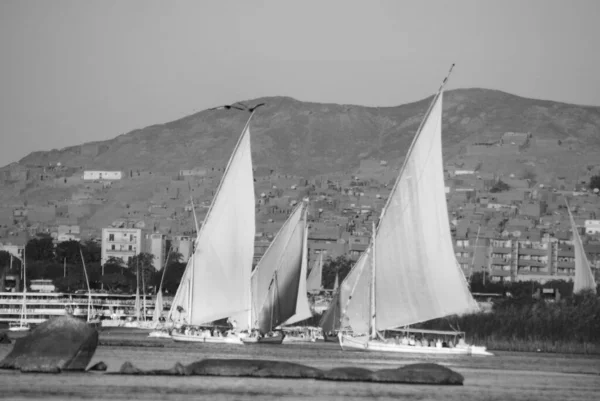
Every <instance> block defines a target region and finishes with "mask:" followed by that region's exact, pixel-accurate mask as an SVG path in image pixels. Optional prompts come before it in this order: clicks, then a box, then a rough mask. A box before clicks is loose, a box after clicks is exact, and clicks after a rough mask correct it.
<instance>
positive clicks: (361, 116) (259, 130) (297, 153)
mask: <svg viewBox="0 0 600 401" xmlns="http://www.w3.org/2000/svg"><path fill="white" fill-rule="evenodd" d="M431 99H432V96H429V97H427V98H425V99H421V100H418V101H415V102H411V103H407V104H403V105H398V106H385V107H377V106H360V105H351V104H336V103H316V102H304V101H300V100H297V99H294V98H292V97H289V96H276V97H260V98H256V99H250V100H243V101H241V102H242V103H244V104H250V105H252V104H258V103H262V102H265V103H266V105H265V106H263V107H261V108H260V109H258V111H257V113H256V114H255V116H254V117H253V121H252V123H251V126H250V127H251V133H252V149H253V161H254V164H255V165H256V166H257V167H268V168H271V169H274V170H277V171H280V172H282V173H293V174H298V175H305V176H314V175H318V174H321V173H331V172H334V171H348V170H351V169H353V168H356V167H357V166H358V165H359V164H360V160H361V159H364V158H376V159H377V158H378V159H385V160H399V159H402V158H403V157H404V152H405V151H406V149H407V148H408V146H409V145H410V142H411V141H412V137H413V136H414V134H415V132H416V130H417V128H418V126H419V124H420V122H421V120H422V118H423V116H424V113H425V111H426V109H427V107H428V105H429V103H430V101H431ZM443 107H444V111H443V120H442V121H443V145H444V152H445V157H446V159H452V158H453V157H456V156H457V155H458V154H459V153H460V152H461V150H464V148H465V146H467V145H468V144H469V143H473V142H486V141H494V140H498V139H499V138H500V137H501V135H502V134H503V133H505V132H529V133H531V134H532V135H534V136H537V137H540V138H544V139H547V138H554V139H558V140H571V141H572V142H574V143H578V144H579V145H580V146H579V147H580V148H582V149H591V148H593V149H597V148H599V147H600V107H596V106H577V105H571V104H568V103H562V102H554V101H550V100H537V99H529V98H524V97H520V96H516V95H512V94H510V93H507V92H503V91H499V90H490V89H482V88H467V89H454V90H450V91H446V92H445V94H444V105H443ZM247 117H248V114H247V113H245V112H242V111H237V110H233V109H232V110H211V109H207V110H203V111H200V112H197V113H193V114H190V115H187V116H184V117H182V118H180V119H177V120H173V121H170V122H166V123H163V124H153V125H150V126H147V127H144V128H139V129H135V130H132V131H130V132H128V133H125V134H121V135H118V136H116V137H114V138H112V139H108V140H103V141H92V142H86V143H83V144H81V145H74V146H69V147H66V148H63V149H61V150H57V149H53V150H50V151H36V152H32V153H30V154H28V155H26V156H25V157H23V158H22V159H21V160H19V162H17V164H20V165H37V166H46V165H50V164H56V163H57V162H60V163H62V164H63V165H70V166H77V167H80V168H82V169H100V170H102V169H118V170H152V171H157V172H173V173H175V172H178V171H179V170H182V169H190V168H195V167H199V166H220V165H223V164H225V163H226V162H227V160H228V158H229V154H230V152H231V149H233V146H234V145H235V142H236V140H237V137H238V136H239V134H240V130H241V129H242V127H243V125H244V123H245V121H246V119H247ZM13 164H14V163H13ZM9 166H10V165H9ZM5 168H6V167H5Z"/></svg>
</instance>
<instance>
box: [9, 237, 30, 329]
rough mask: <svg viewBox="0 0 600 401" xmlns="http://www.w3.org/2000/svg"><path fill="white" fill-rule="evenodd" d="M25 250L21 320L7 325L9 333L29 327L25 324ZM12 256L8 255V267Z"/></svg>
mask: <svg viewBox="0 0 600 401" xmlns="http://www.w3.org/2000/svg"><path fill="white" fill-rule="evenodd" d="M25 260H26V258H25V249H23V260H22V261H21V262H22V264H23V304H22V306H21V319H19V321H17V322H10V323H8V330H9V331H29V330H30V329H31V327H30V326H29V323H28V322H27V267H26V264H25ZM12 261H13V256H12V254H10V265H11V267H12Z"/></svg>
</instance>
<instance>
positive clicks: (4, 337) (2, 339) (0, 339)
mask: <svg viewBox="0 0 600 401" xmlns="http://www.w3.org/2000/svg"><path fill="white" fill-rule="evenodd" d="M0 344H12V341H10V338H9V337H8V334H6V333H5V332H2V333H0Z"/></svg>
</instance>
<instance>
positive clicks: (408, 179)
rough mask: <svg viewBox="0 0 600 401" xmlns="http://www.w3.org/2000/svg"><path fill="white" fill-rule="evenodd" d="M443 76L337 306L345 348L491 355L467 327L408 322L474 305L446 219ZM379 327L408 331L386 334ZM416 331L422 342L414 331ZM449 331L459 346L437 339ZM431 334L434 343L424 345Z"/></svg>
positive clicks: (459, 311) (472, 309) (462, 310)
mask: <svg viewBox="0 0 600 401" xmlns="http://www.w3.org/2000/svg"><path fill="white" fill-rule="evenodd" d="M450 71H451V70H450ZM447 79H448V78H447V77H446V78H445V79H444V81H443V83H442V85H441V87H440V89H439V91H438V93H437V94H436V95H435V96H434V98H433V100H432V103H431V105H430V107H429V109H428V111H427V113H426V115H425V118H424V119H423V121H422V122H421V126H420V127H419V129H418V130H417V133H416V135H415V137H414V139H413V142H412V144H411V146H410V148H409V150H408V154H407V156H406V158H405V160H404V163H403V165H402V168H401V169H400V173H399V176H398V178H397V180H396V183H395V185H394V187H393V189H392V191H391V193H390V196H389V198H388V200H387V202H386V205H385V207H384V208H383V210H382V212H381V216H380V219H379V225H378V226H377V227H375V223H374V224H373V233H372V240H371V243H370V246H369V248H368V249H367V251H365V254H364V255H363V257H362V258H360V260H359V263H358V264H359V266H358V269H356V266H355V269H354V270H356V273H355V274H356V278H355V280H356V281H355V282H354V283H353V286H352V289H351V292H350V296H349V297H348V299H347V301H346V304H345V305H342V311H341V317H342V330H340V331H339V332H338V338H339V341H340V345H341V347H342V349H343V350H364V351H382V352H408V353H426V354H478V355H491V354H490V353H489V352H487V351H486V349H485V347H476V346H472V345H466V344H465V343H464V333H460V332H442V331H426V330H415V329H410V328H407V327H408V326H410V325H414V324H417V323H420V322H424V321H428V320H432V319H436V318H440V317H444V316H448V315H453V314H464V313H470V312H475V311H478V310H479V307H478V306H477V303H476V302H475V300H474V299H473V296H472V295H471V293H470V291H469V287H468V284H467V281H466V279H465V276H464V274H463V272H462V270H461V269H460V267H459V265H458V262H457V261H456V257H455V254H454V249H453V245H452V238H451V234H450V223H449V221H448V210H447V205H446V195H445V188H444V173H443V161H442V138H441V132H442V97H443V87H444V85H445V83H446V81H447ZM402 327H404V329H397V328H402ZM344 329H349V330H351V331H352V334H349V333H345V332H344ZM384 331H387V332H390V331H398V332H403V333H404V336H405V337H404V338H403V339H402V341H400V340H399V338H398V337H397V338H396V341H394V340H393V339H386V338H385V333H384V334H382V332H384ZM417 332H418V333H420V336H422V341H420V338H419V337H417V338H416V339H415V338H413V337H414V336H413V335H411V334H416V333H417ZM408 335H411V337H410V340H409V338H408ZM448 335H450V336H453V337H455V339H456V340H458V345H457V346H456V347H449V346H445V347H444V346H443V343H442V341H441V338H440V337H442V338H446V337H447V336H448ZM432 337H433V339H436V337H437V341H436V342H434V341H433V340H432V341H431V345H432V346H429V345H430V343H429V340H430V339H431V338H432Z"/></svg>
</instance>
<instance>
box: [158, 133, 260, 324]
mask: <svg viewBox="0 0 600 401" xmlns="http://www.w3.org/2000/svg"><path fill="white" fill-rule="evenodd" d="M254 204H255V201H254V179H253V175H252V157H251V151H250V129H249V127H248V124H247V125H246V127H245V129H244V130H243V132H242V134H241V136H240V139H239V142H238V144H237V146H236V149H235V150H234V152H233V154H232V156H231V159H230V160H229V164H228V166H227V168H226V170H225V173H224V174H223V177H222V178H221V183H220V186H219V188H218V189H217V193H216V194H215V197H214V198H213V201H212V204H211V207H210V209H209V211H208V213H207V215H206V218H205V220H204V224H203V225H202V228H201V230H200V233H199V234H198V238H197V239H196V248H195V250H194V253H193V255H192V257H191V258H190V261H188V264H187V267H186V271H185V273H184V275H183V278H182V280H181V283H180V285H179V288H178V290H177V294H176V295H175V299H174V302H173V306H172V308H171V311H170V312H169V316H170V317H172V316H175V317H177V316H178V313H177V312H176V311H177V307H178V306H179V307H180V308H183V309H184V315H187V316H188V317H189V320H188V323H189V324H192V325H201V324H205V323H209V322H212V321H215V320H219V319H223V318H227V317H231V316H234V315H239V314H241V313H246V314H247V313H249V311H250V274H251V270H252V258H253V255H254V235H255V209H254ZM186 305H187V308H186ZM174 311H175V313H174ZM237 327H238V328H239V329H245V328H247V327H248V319H242V321H239V322H237Z"/></svg>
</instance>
